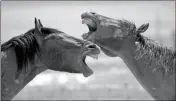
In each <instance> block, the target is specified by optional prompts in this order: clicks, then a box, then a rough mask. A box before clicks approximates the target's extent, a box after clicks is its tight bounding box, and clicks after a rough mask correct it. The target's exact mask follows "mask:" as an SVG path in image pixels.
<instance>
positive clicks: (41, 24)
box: [38, 19, 43, 27]
mask: <svg viewBox="0 0 176 101" xmlns="http://www.w3.org/2000/svg"><path fill="white" fill-rule="evenodd" d="M38 21H39V24H40V26H41V27H43V24H42V23H41V21H40V19H39V20H38Z"/></svg>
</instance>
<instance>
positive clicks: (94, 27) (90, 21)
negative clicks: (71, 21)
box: [82, 18, 97, 39]
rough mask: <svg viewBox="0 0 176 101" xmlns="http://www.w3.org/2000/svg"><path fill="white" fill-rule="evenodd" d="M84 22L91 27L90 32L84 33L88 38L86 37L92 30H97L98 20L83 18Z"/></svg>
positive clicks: (84, 36)
mask: <svg viewBox="0 0 176 101" xmlns="http://www.w3.org/2000/svg"><path fill="white" fill-rule="evenodd" d="M82 24H86V25H87V26H88V28H89V32H88V33H85V34H83V38H84V39H86V37H88V34H91V33H92V32H95V31H96V30H97V24H96V22H95V21H93V20H92V19H90V18H82Z"/></svg>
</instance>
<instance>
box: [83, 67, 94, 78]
mask: <svg viewBox="0 0 176 101" xmlns="http://www.w3.org/2000/svg"><path fill="white" fill-rule="evenodd" d="M92 74H93V71H92V70H91V69H90V68H89V67H85V70H84V71H83V75H84V77H88V76H90V75H92Z"/></svg>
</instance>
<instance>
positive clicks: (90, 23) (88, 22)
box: [82, 18, 95, 27]
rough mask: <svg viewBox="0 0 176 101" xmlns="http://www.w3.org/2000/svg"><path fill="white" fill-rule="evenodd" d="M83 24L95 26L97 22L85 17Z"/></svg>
mask: <svg viewBox="0 0 176 101" xmlns="http://www.w3.org/2000/svg"><path fill="white" fill-rule="evenodd" d="M82 24H87V25H89V26H92V27H93V26H95V24H94V23H93V21H92V20H91V19H88V18H87V19H83V20H82Z"/></svg>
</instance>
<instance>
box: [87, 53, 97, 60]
mask: <svg viewBox="0 0 176 101" xmlns="http://www.w3.org/2000/svg"><path fill="white" fill-rule="evenodd" d="M89 56H90V57H92V58H94V59H96V60H97V59H98V54H97V55H89Z"/></svg>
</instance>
